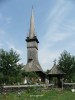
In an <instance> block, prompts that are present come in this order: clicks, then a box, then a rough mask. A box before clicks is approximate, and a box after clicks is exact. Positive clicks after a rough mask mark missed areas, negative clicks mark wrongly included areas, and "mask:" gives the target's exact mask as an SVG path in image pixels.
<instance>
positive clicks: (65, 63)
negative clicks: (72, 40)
mask: <svg viewBox="0 0 75 100" xmlns="http://www.w3.org/2000/svg"><path fill="white" fill-rule="evenodd" d="M58 64H59V65H60V68H61V69H62V70H63V71H64V72H65V73H66V77H65V80H67V81H69V82H71V81H75V77H74V76H75V56H72V55H71V54H70V53H68V52H67V51H64V52H63V53H62V54H61V55H60V57H59V61H58Z"/></svg>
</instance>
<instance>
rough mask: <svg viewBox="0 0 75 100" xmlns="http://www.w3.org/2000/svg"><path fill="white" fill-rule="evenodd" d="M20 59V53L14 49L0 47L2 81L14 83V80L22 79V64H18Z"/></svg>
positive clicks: (0, 76) (0, 75)
mask: <svg viewBox="0 0 75 100" xmlns="http://www.w3.org/2000/svg"><path fill="white" fill-rule="evenodd" d="M19 60H20V57H19V54H17V53H16V52H14V51H13V50H12V49H11V50H10V51H9V52H7V51H5V50H3V49H0V78H2V82H1V83H6V84H13V83H14V82H17V81H20V80H21V67H22V65H21V64H18V62H19ZM19 74H20V76H19ZM18 79H19V80H18Z"/></svg>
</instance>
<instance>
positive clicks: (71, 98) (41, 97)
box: [0, 90, 75, 100]
mask: <svg viewBox="0 0 75 100" xmlns="http://www.w3.org/2000/svg"><path fill="white" fill-rule="evenodd" d="M0 100H75V93H72V92H71V91H68V90H63V91H61V90H49V91H43V92H33V91H32V92H22V93H21V95H19V94H18V92H10V93H7V94H0Z"/></svg>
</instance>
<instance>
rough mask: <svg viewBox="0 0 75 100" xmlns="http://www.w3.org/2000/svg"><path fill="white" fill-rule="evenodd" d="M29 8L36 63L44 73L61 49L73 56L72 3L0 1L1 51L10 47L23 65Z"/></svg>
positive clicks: (74, 23) (64, 0)
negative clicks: (35, 45)
mask: <svg viewBox="0 0 75 100" xmlns="http://www.w3.org/2000/svg"><path fill="white" fill-rule="evenodd" d="M1 1H2V2H1ZM32 5H33V6H34V15H35V16H34V17H35V30H36V33H37V37H38V39H39V41H40V43H39V52H38V54H39V62H40V64H41V66H42V68H43V69H44V70H46V69H50V68H51V67H52V65H53V60H54V59H55V58H56V59H57V60H58V59H59V56H60V53H62V52H63V50H67V51H68V52H70V53H71V54H72V55H75V0H0V48H4V49H5V50H10V48H13V49H14V50H16V51H17V53H19V54H20V57H21V61H20V63H21V62H22V63H24V64H26V62H27V48H26V42H25V39H26V37H27V33H28V32H29V26H30V16H31V9H32Z"/></svg>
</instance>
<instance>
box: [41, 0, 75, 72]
mask: <svg viewBox="0 0 75 100" xmlns="http://www.w3.org/2000/svg"><path fill="white" fill-rule="evenodd" d="M71 6H72V4H71V3H70V2H69V1H68V0H58V2H57V4H56V5H55V7H54V8H53V9H52V11H51V12H50V13H49V15H48V17H47V19H46V21H45V22H46V23H47V25H48V29H47V30H48V31H47V32H46V34H45V35H44V36H43V38H42V41H43V42H42V43H41V46H40V51H39V59H40V61H41V62H40V63H41V65H42V66H43V69H44V70H46V69H50V68H51V67H52V64H53V60H54V59H55V58H57V59H58V57H59V55H60V53H62V51H63V49H62V48H64V44H63V47H62V48H59V42H64V40H66V41H67V39H68V38H70V37H71V35H73V33H72V32H73V31H75V28H74V26H72V27H70V25H67V23H65V22H64V19H65V18H66V17H67V14H68V13H70V12H69V11H70V10H71ZM62 25H63V26H64V27H65V25H66V28H65V30H64V27H63V26H62ZM69 27H70V28H69ZM62 30H63V31H62ZM57 43H58V45H57V47H58V48H57V49H55V50H54V49H52V48H53V47H54V46H55V44H57ZM68 46H69V45H68ZM70 46H71V45H70ZM67 48H68V47H67ZM69 48H70V47H69Z"/></svg>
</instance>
